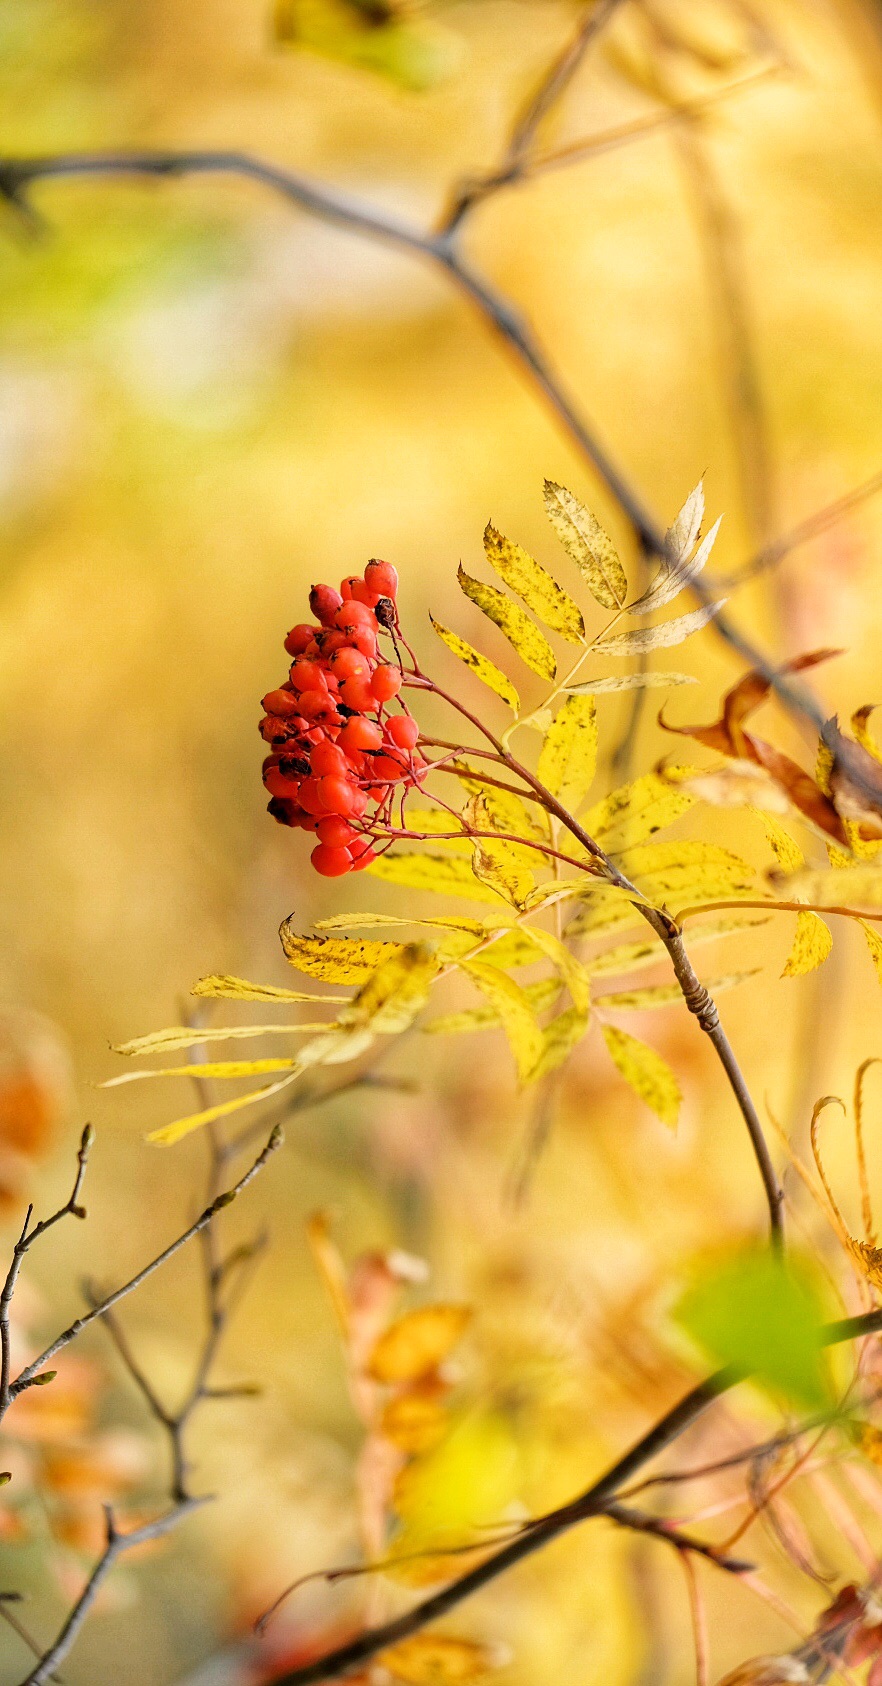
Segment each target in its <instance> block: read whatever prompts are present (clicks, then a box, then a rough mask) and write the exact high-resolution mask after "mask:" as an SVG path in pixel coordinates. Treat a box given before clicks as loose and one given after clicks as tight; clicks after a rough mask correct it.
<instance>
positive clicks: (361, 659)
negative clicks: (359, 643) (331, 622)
mask: <svg viewBox="0 0 882 1686" xmlns="http://www.w3.org/2000/svg"><path fill="white" fill-rule="evenodd" d="M341 637H342V634H341ZM330 666H331V672H332V673H333V674H334V677H335V679H367V678H368V676H369V674H370V671H371V670H370V667H369V666H368V659H367V656H363V655H362V653H361V651H360V650H353V648H352V645H351V644H347V645H346V646H345V648H344V649H342V650H335V651H334V654H333V656H332V657H331V663H330Z"/></svg>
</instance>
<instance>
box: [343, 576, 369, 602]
mask: <svg viewBox="0 0 882 1686" xmlns="http://www.w3.org/2000/svg"><path fill="white" fill-rule="evenodd" d="M363 584H364V581H363V580H362V577H361V575H360V574H347V575H346V578H345V580H341V581H340V595H341V597H342V598H343V601H344V603H348V602H349V601H350V599H351V597H352V593H353V591H354V590H355V587H356V586H357V585H363Z"/></svg>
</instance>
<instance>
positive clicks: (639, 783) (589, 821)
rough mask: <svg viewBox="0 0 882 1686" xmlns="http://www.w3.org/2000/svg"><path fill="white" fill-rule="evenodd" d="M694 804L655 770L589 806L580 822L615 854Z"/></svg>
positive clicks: (650, 833)
mask: <svg viewBox="0 0 882 1686" xmlns="http://www.w3.org/2000/svg"><path fill="white" fill-rule="evenodd" d="M694 806H695V798H694V796H691V795H690V794H689V792H688V791H684V790H680V789H677V788H676V787H675V786H673V785H670V784H668V783H667V782H666V781H665V780H664V779H660V778H659V776H658V774H657V773H642V774H641V775H640V777H639V778H637V779H634V781H633V783H631V784H624V785H620V786H619V788H618V789H617V790H613V791H611V792H610V794H609V796H605V797H604V798H603V801H602V802H598V803H596V804H595V806H594V807H593V808H589V810H588V812H587V814H586V815H585V817H584V821H583V823H584V826H585V830H586V831H587V832H589V833H590V835H591V836H592V837H594V838H596V839H597V842H598V843H600V845H601V847H602V848H604V849H605V850H606V852H607V854H615V853H617V852H621V850H623V849H629V848H633V846H634V845H635V844H637V843H645V842H646V841H647V839H648V838H650V837H652V836H653V835H654V833H655V832H657V831H661V830H663V829H664V827H665V826H669V825H673V823H674V821H675V820H678V819H679V818H680V816H681V814H686V813H688V812H689V809H690V808H693V807H694Z"/></svg>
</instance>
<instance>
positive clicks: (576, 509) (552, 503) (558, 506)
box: [545, 480, 628, 609]
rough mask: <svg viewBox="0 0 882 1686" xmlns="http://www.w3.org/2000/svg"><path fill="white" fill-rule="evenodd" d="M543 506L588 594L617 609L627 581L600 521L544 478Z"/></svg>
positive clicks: (604, 604) (620, 603)
mask: <svg viewBox="0 0 882 1686" xmlns="http://www.w3.org/2000/svg"><path fill="white" fill-rule="evenodd" d="M545 509H546V513H547V515H548V519H549V521H550V522H551V525H552V527H553V528H554V530H555V532H556V534H557V536H558V538H559V539H560V542H561V544H562V545H563V547H564V550H565V551H566V552H567V554H568V555H569V556H571V557H572V559H573V561H574V562H575V564H576V567H577V568H578V569H579V572H580V573H581V575H582V578H583V579H584V581H585V583H586V585H587V587H588V590H589V591H590V592H591V595H592V597H594V598H595V599H596V601H597V602H598V603H601V604H602V605H603V607H604V608H605V609H621V608H622V606H623V604H624V601H625V598H626V596H627V593H628V581H627V578H626V576H625V570H624V568H623V567H622V564H621V562H620V560H619V556H618V552H617V551H616V548H615V545H614V544H613V542H612V539H611V538H610V537H609V535H608V534H607V533H605V532H604V530H603V528H602V527H601V525H600V522H599V521H597V520H596V519H595V517H594V516H593V515H592V514H591V513H590V511H589V510H587V509H586V508H585V506H584V504H581V503H580V502H579V500H578V498H576V497H574V496H573V494H572V492H568V491H567V489H566V487H565V486H559V485H557V483H556V482H555V481H554V480H546V482H545Z"/></svg>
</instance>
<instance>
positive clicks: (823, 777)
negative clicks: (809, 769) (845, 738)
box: [815, 738, 833, 796]
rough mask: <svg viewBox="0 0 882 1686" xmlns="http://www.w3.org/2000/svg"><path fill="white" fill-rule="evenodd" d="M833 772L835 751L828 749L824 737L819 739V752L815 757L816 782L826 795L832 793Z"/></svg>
mask: <svg viewBox="0 0 882 1686" xmlns="http://www.w3.org/2000/svg"><path fill="white" fill-rule="evenodd" d="M832 772H833V751H832V750H831V749H828V747H827V745H826V744H825V742H824V740H823V738H820V739H819V740H818V753H817V756H816V757H815V783H816V784H817V786H818V789H819V790H822V791H823V793H824V795H825V796H829V795H830V776H831V774H832Z"/></svg>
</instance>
